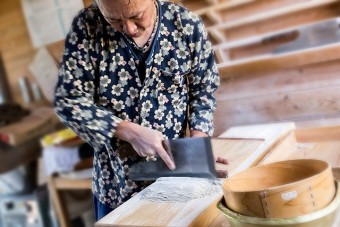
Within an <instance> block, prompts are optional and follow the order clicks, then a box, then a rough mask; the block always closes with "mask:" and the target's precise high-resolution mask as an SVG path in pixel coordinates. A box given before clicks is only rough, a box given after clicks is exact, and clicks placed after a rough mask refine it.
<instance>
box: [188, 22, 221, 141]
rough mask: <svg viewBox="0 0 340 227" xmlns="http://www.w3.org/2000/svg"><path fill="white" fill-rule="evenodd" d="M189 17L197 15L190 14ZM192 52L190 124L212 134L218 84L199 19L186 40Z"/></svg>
mask: <svg viewBox="0 0 340 227" xmlns="http://www.w3.org/2000/svg"><path fill="white" fill-rule="evenodd" d="M192 18H198V17H197V16H193V17H192ZM189 46H190V48H191V52H192V58H193V63H192V70H191V73H190V75H189V77H188V80H189V100H190V103H189V127H190V130H198V131H201V132H204V133H206V134H208V135H209V136H212V135H213V131H214V127H213V113H214V111H215V110H216V98H215V96H214V92H215V91H216V89H217V88H218V86H219V84H220V77H219V73H218V70H217V67H216V64H215V59H214V51H213V48H212V45H211V42H210V41H209V39H208V35H207V32H206V30H205V27H204V25H203V23H202V21H201V20H198V22H197V24H196V25H194V31H193V35H192V38H191V42H190V44H189Z"/></svg>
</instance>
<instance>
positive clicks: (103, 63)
mask: <svg viewBox="0 0 340 227" xmlns="http://www.w3.org/2000/svg"><path fill="white" fill-rule="evenodd" d="M106 68H107V62H100V66H99V70H100V71H105V70H106Z"/></svg>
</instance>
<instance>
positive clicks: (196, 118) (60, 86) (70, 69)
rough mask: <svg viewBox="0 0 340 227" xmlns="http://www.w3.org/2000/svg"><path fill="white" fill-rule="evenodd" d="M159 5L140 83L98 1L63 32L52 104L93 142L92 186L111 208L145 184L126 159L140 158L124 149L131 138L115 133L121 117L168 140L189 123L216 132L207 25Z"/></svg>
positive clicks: (215, 78) (134, 62) (214, 74)
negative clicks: (132, 177)
mask: <svg viewBox="0 0 340 227" xmlns="http://www.w3.org/2000/svg"><path fill="white" fill-rule="evenodd" d="M158 5H159V7H158V13H159V14H158V15H160V16H159V17H158V20H159V21H158V27H157V30H156V35H155V38H154V41H153V43H152V47H151V51H150V55H149V57H148V58H147V60H146V62H145V67H146V71H145V72H146V73H145V75H146V78H145V80H144V82H143V83H142V82H141V80H140V78H139V75H138V70H137V67H138V65H139V64H140V63H139V62H138V58H137V57H136V55H135V54H134V52H133V51H132V49H131V48H132V47H131V44H130V43H129V42H127V40H126V37H124V36H123V35H122V34H121V33H119V32H116V31H115V30H114V29H113V28H112V27H111V26H110V25H109V24H108V23H107V22H106V21H105V19H104V18H103V16H102V15H101V13H100V11H99V9H98V7H97V6H95V5H92V6H90V7H88V8H85V9H83V10H82V11H81V12H79V13H78V14H77V16H76V17H75V18H74V21H73V24H72V27H71V30H70V32H69V34H68V35H67V37H66V39H65V51H64V55H63V59H62V63H61V66H60V70H59V77H58V83H57V86H56V93H55V110H56V113H57V115H58V116H59V118H60V120H61V121H62V122H63V123H64V124H65V125H67V126H68V127H70V128H71V129H72V130H74V131H75V132H76V133H77V134H78V135H79V136H80V137H81V138H82V139H84V140H85V141H86V142H88V143H89V144H90V145H91V146H92V147H94V150H95V155H94V162H93V164H94V170H93V183H92V191H93V193H94V195H95V196H96V197H97V198H98V199H99V201H100V202H102V203H103V204H106V205H108V206H110V207H112V208H115V207H117V206H118V205H120V204H122V203H123V202H125V201H126V200H128V199H129V198H130V197H131V196H132V195H133V194H134V193H135V192H138V191H140V190H141V189H142V188H143V187H144V186H145V185H144V184H143V183H140V182H133V181H131V180H130V179H129V166H130V165H132V164H133V163H135V162H140V161H142V158H141V157H138V156H136V155H131V156H129V155H127V154H128V153H129V145H128V144H127V143H125V142H124V141H121V140H119V139H117V138H115V137H114V134H115V130H116V127H117V126H118V124H119V123H120V122H121V121H131V122H134V123H137V124H140V125H142V126H145V127H149V128H153V129H155V130H158V131H160V132H162V133H163V135H164V137H165V138H168V139H175V138H180V137H184V136H185V131H186V127H187V125H188V126H189V129H190V130H198V131H202V132H205V133H207V134H209V135H212V133H213V112H214V110H215V105H216V103H215V98H214V95H213V93H214V92H215V90H216V89H217V87H218V85H219V75H218V71H217V68H216V65H215V61H214V55H213V50H212V46H211V43H210V41H209V40H208V38H207V33H206V31H205V28H204V25H203V23H202V21H201V19H200V18H199V17H198V16H197V15H195V14H193V13H191V12H189V11H188V10H187V9H185V8H184V7H182V6H179V5H177V4H174V3H170V2H165V1H164V2H163V1H159V2H158Z"/></svg>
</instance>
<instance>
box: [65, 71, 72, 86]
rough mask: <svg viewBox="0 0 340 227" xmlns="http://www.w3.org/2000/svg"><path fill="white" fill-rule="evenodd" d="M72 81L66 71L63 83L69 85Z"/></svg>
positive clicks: (68, 72) (69, 73)
mask: <svg viewBox="0 0 340 227" xmlns="http://www.w3.org/2000/svg"><path fill="white" fill-rule="evenodd" d="M72 79H73V76H72V74H71V72H70V71H67V72H66V73H65V74H64V81H65V83H67V84H69V83H71V81H72Z"/></svg>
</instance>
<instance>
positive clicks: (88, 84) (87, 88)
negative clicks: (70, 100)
mask: <svg viewBox="0 0 340 227" xmlns="http://www.w3.org/2000/svg"><path fill="white" fill-rule="evenodd" d="M84 89H85V91H93V89H94V84H93V82H92V81H90V82H85V88H84Z"/></svg>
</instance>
